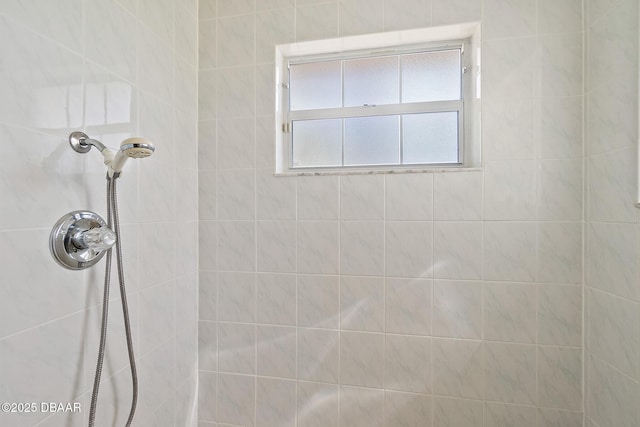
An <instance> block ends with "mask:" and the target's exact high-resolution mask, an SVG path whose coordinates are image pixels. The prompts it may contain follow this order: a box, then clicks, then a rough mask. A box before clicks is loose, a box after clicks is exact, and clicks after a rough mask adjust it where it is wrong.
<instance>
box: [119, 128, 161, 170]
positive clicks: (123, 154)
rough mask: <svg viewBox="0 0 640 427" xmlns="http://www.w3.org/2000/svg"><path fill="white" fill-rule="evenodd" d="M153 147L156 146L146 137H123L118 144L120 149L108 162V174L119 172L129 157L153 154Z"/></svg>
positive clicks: (139, 157) (142, 156) (138, 157)
mask: <svg viewBox="0 0 640 427" xmlns="http://www.w3.org/2000/svg"><path fill="white" fill-rule="evenodd" d="M155 149H156V147H155V146H154V145H153V143H152V142H151V141H149V140H148V139H144V138H138V137H134V138H127V139H125V140H124V141H122V143H121V144H120V149H119V150H118V152H117V153H116V155H115V157H114V158H113V160H112V161H111V162H110V163H109V176H114V175H116V174H120V172H122V168H123V167H124V164H125V163H126V161H127V159H128V158H129V157H130V158H132V159H141V158H144V157H149V156H150V155H152V154H153V152H154V151H155ZM116 176H117V175H116Z"/></svg>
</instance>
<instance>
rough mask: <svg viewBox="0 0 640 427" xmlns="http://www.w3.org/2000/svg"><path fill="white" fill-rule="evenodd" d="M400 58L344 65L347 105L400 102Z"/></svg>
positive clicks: (373, 59) (391, 57)
mask: <svg viewBox="0 0 640 427" xmlns="http://www.w3.org/2000/svg"><path fill="white" fill-rule="evenodd" d="M399 68H400V67H399V61H398V57H397V56H385V57H381V58H367V59H352V60H349V61H345V63H344V105H345V107H355V106H361V105H364V104H369V105H382V104H398V103H399V102H400V82H399V73H400V70H399Z"/></svg>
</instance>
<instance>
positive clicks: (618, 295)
mask: <svg viewBox="0 0 640 427" xmlns="http://www.w3.org/2000/svg"><path fill="white" fill-rule="evenodd" d="M585 4H586V10H587V17H586V20H585V31H586V40H587V52H586V58H585V64H586V69H587V75H586V76H585V77H586V94H585V99H586V103H585V105H586V114H585V125H586V126H585V133H586V135H587V139H586V141H585V143H586V144H585V145H586V153H587V156H588V159H587V163H586V182H587V184H586V194H587V198H588V204H587V210H586V215H587V224H586V228H585V238H586V243H587V247H586V252H585V265H586V268H585V282H586V283H585V285H586V286H585V288H586V289H585V294H584V298H585V310H586V316H585V325H584V329H585V337H586V349H585V375H586V379H587V381H586V384H587V388H586V390H585V402H584V404H585V406H584V407H585V413H586V422H587V425H589V426H596V425H599V426H602V425H619V426H626V425H628V426H632V425H636V424H638V420H639V419H640V410H639V409H638V406H637V405H636V404H632V403H631V402H632V401H637V399H638V398H639V397H638V396H639V393H640V371H639V369H640V367H639V366H638V361H639V360H640V359H639V358H638V355H637V353H638V351H640V347H639V342H640V341H639V338H640V337H639V335H638V334H639V333H640V330H639V329H638V319H640V305H639V302H640V300H639V298H640V294H639V292H640V287H639V285H638V267H639V264H638V256H637V255H638V242H639V239H638V212H637V209H636V208H635V207H634V206H633V202H634V201H635V194H636V185H637V183H636V180H635V177H636V167H637V166H636V164H635V161H634V159H635V154H636V150H637V143H638V142H637V141H638V139H637V137H638V135H637V130H638V107H637V103H638V96H637V93H638V92H637V84H638V2H637V1H628V0H620V1H615V2H600V1H596V0H591V1H587V2H585ZM622 87H626V88H627V90H622V89H621V88H622ZM629 89H630V90H629ZM557 391H559V392H560V391H562V392H563V394H564V393H565V392H564V391H563V389H561V388H558V389H557Z"/></svg>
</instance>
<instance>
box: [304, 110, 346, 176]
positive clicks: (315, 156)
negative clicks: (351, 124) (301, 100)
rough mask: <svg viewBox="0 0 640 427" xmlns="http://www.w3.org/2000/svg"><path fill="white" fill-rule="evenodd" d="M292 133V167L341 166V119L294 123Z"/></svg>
mask: <svg viewBox="0 0 640 427" xmlns="http://www.w3.org/2000/svg"><path fill="white" fill-rule="evenodd" d="M292 132H293V148H292V150H293V152H292V159H293V167H303V166H340V165H341V164H342V119H329V120H305V121H295V122H293V124H292Z"/></svg>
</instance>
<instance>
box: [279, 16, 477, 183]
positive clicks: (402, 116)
mask: <svg viewBox="0 0 640 427" xmlns="http://www.w3.org/2000/svg"><path fill="white" fill-rule="evenodd" d="M446 28H449V29H451V27H446ZM475 30H477V29H476V28H475V27H474V31H473V32H470V30H469V29H467V33H468V34H465V35H464V36H463V37H462V38H460V37H459V36H460V34H461V32H460V31H456V32H455V33H456V35H458V38H456V39H453V38H451V39H446V40H435V41H433V37H432V39H429V38H428V37H425V34H424V33H425V32H426V33H430V34H431V35H432V36H433V34H434V29H428V30H421V31H420V30H418V31H413V32H397V33H383V34H379V35H372V36H356V37H350V38H343V39H334V40H329V41H319V42H308V43H299V44H294V45H284V46H278V49H277V69H276V75H277V78H278V79H279V81H278V83H279V84H278V95H279V96H278V100H279V105H278V106H279V112H278V114H277V116H278V117H277V122H278V123H277V133H278V136H277V146H278V147H279V150H278V159H279V162H277V163H278V168H277V169H278V170H277V172H288V171H289V172H304V171H307V170H344V169H367V170H370V169H389V168H394V169H395V168H415V167H424V166H433V165H437V166H455V167H458V166H469V165H473V164H474V163H475V161H474V160H475V158H476V157H479V156H476V155H474V152H478V153H479V150H477V149H475V148H474V147H472V142H473V140H474V139H475V138H474V129H475V128H476V126H474V117H475V116H476V115H477V114H476V113H475V111H474V110H475V107H476V106H477V105H478V104H479V103H478V102H477V98H478V96H479V90H476V89H479V85H478V81H479V74H478V72H479V61H476V56H477V55H474V54H473V49H474V48H476V47H477V46H476V45H477V41H476V40H475V39H474V37H473V34H474V33H475ZM407 33H412V34H410V35H411V37H407ZM444 33H446V35H449V34H448V33H447V32H446V31H445V32H444ZM398 35H401V36H402V37H400V39H403V40H405V39H409V40H408V42H405V43H403V44H402V45H398V44H389V42H387V43H386V44H385V43H384V42H383V43H382V44H379V43H380V40H379V39H380V38H384V37H387V38H389V39H391V40H394V39H397V38H398ZM427 35H428V34H427ZM441 36H442V34H441ZM425 39H426V41H425ZM376 43H378V44H376ZM335 44H338V45H339V46H341V47H342V48H341V49H339V50H338V51H336V50H334V49H335V46H334V45H335ZM348 44H352V45H353V46H354V47H355V46H360V47H363V48H361V49H348V48H347V49H345V48H344V46H345V45H348ZM365 45H366V46H365ZM478 59H479V58H478ZM476 69H477V70H476ZM478 126H479V123H478ZM478 129H479V128H478ZM467 151H469V152H468V153H467Z"/></svg>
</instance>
